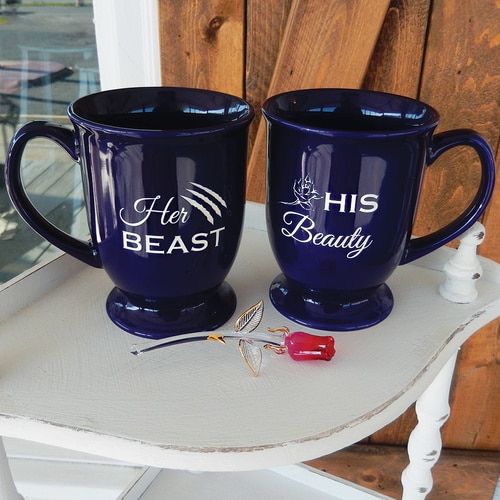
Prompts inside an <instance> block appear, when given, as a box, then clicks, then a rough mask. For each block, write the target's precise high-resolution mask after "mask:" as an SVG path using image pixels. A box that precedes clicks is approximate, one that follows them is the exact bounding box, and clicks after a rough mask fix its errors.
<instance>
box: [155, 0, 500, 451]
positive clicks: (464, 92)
mask: <svg viewBox="0 0 500 500" xmlns="http://www.w3.org/2000/svg"><path fill="white" fill-rule="evenodd" d="M159 7H160V39H161V52H162V78H163V84H164V85H185V86H196V87H202V88H209V89H214V90H221V91H225V92H230V93H233V94H237V95H240V96H243V97H245V98H246V99H248V100H249V101H250V102H251V103H252V104H253V105H254V106H255V107H256V108H257V109H256V111H257V119H256V120H255V122H254V124H253V125H252V129H251V132H250V145H251V153H250V158H249V159H250V161H249V169H248V198H249V199H251V200H256V201H263V200H264V196H265V174H264V168H265V165H264V151H265V150H264V147H265V144H264V143H265V134H264V130H265V128H264V124H263V120H260V109H259V108H260V105H261V103H262V102H263V100H264V99H265V98H266V97H267V96H268V95H273V94H275V93H278V92H282V91H285V90H289V89H293V88H307V87H333V86H344V87H351V88H359V87H362V88H368V89H373V90H383V91H387V92H394V93H398V94H403V95H408V96H410V97H416V98H420V99H422V100H424V101H426V102H428V103H430V104H432V105H433V106H435V107H436V108H437V109H438V110H439V111H440V113H441V117H442V120H441V124H440V127H439V130H448V129H451V128H474V129H476V130H478V131H479V132H480V133H482V134H484V135H485V137H486V138H487V139H488V141H489V142H490V144H491V146H492V148H493V149H494V151H497V160H500V158H499V153H498V151H499V143H500V141H499V130H500V128H499V127H500V116H499V96H500V74H499V73H500V72H499V66H500V64H499V63H500V54H499V50H500V33H499V26H500V7H499V6H498V2H495V0H481V1H480V2H478V1H477V0H246V1H245V0H159ZM497 163H498V161H497ZM478 175H479V169H478V165H477V160H476V159H475V157H474V154H472V153H471V152H470V151H468V150H467V149H460V150H456V149H455V150H453V151H452V152H450V153H447V154H446V155H445V156H443V158H442V159H440V161H438V162H437V163H436V164H435V165H433V166H432V168H430V169H429V170H428V173H427V175H426V178H425V182H424V190H423V193H422V198H421V202H420V207H419V213H418V217H417V221H416V226H415V234H424V233H427V232H429V231H432V230H434V229H436V228H438V227H440V226H442V225H444V224H445V223H446V222H447V221H449V220H450V219H451V218H452V217H454V216H455V215H456V214H457V213H459V212H460V211H461V210H462V209H463V208H464V207H465V205H466V204H467V203H468V201H469V200H470V199H471V198H472V196H473V194H474V190H475V186H476V185H477V182H478ZM498 185H499V186H500V183H499V184H498ZM499 221H500V188H498V187H497V189H496V190H495V193H494V197H493V201H492V203H491V205H490V207H489V209H488V211H487V212H486V214H485V216H484V218H483V222H484V223H485V225H486V228H487V238H486V242H485V243H484V244H483V246H482V248H481V253H482V254H483V255H485V256H488V257H490V258H493V259H495V260H500V230H499V229H500V228H499V225H500V222H499ZM499 324H500V323H499V322H495V323H492V324H490V325H488V326H487V327H486V328H484V329H483V330H482V331H481V332H478V333H477V334H476V335H475V336H474V337H473V338H472V339H471V340H469V342H468V343H467V344H466V346H465V347H464V348H463V349H462V351H461V354H460V358H459V362H458V365H457V370H456V374H455V380H454V385H453V389H452V414H451V415H452V416H451V418H450V420H449V421H448V423H447V424H446V426H445V428H444V433H443V436H444V444H445V446H447V447H455V448H476V449H498V448H500V427H499V426H498V425H497V422H498V420H499V417H500V393H499V391H498V390H497V387H498V382H499V380H500V368H499V363H498V358H497V353H498V352H500V351H499V349H498V347H499V333H500V332H499ZM414 423H415V415H414V412H413V409H410V410H409V411H408V412H406V413H405V414H404V415H403V416H402V417H401V418H400V419H398V420H397V421H396V422H394V423H393V424H391V425H390V426H388V427H386V428H384V429H382V430H381V431H379V432H377V433H376V434H374V435H373V436H371V437H370V438H369V440H370V441H372V442H374V443H388V444H402V443H405V442H406V441H407V438H408V434H409V432H410V431H411V428H412V427H413V425H414Z"/></svg>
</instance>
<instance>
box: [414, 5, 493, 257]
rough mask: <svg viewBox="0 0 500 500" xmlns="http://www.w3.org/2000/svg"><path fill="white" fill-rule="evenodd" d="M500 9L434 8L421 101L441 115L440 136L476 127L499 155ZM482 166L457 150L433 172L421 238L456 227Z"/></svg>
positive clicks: (430, 172) (423, 199) (421, 207)
mask: <svg viewBox="0 0 500 500" xmlns="http://www.w3.org/2000/svg"><path fill="white" fill-rule="evenodd" d="M499 26H500V6H499V5H498V3H497V2H495V0H483V1H482V2H481V8H478V5H477V2H475V1H474V0H444V1H443V0H437V1H435V2H434V3H433V10H432V16H431V25H430V32H429V40H428V43H427V50H426V56H425V62H424V70H423V76H422V87H421V90H420V99H422V100H423V101H425V102H427V103H429V104H431V105H433V106H434V107H436V109H438V111H439V112H440V114H441V121H440V125H439V127H438V132H439V131H445V130H450V129H453V128H473V129H475V130H476V131H477V132H479V133H481V134H482V135H483V136H484V137H485V138H486V139H487V140H488V142H489V143H490V145H491V146H492V148H493V150H496V146H497V141H498V135H499V131H500V102H499V96H500V72H499V70H498V68H499V64H498V63H499V56H500V51H499V49H500V33H499ZM478 183H479V165H478V160H477V157H476V155H475V154H474V153H473V152H472V151H471V150H470V149H469V148H454V149H453V150H451V151H450V152H448V153H446V154H445V155H443V157H442V158H440V159H439V160H438V161H437V162H436V163H435V164H434V165H433V166H432V167H431V168H429V169H428V170H427V173H426V179H425V182H424V189H423V192H422V196H421V200H420V204H419V212H418V217H417V220H416V225H415V233H416V234H426V233H429V232H431V231H434V230H436V229H438V228H440V227H443V226H444V225H445V224H447V223H448V222H450V221H451V220H452V219H453V218H454V217H456V216H457V215H458V214H460V213H461V212H462V211H463V210H464V208H465V207H466V206H467V205H468V203H469V202H470V201H471V200H472V198H473V196H474V194H475V193H476V191H477V186H478ZM499 255H500V253H499Z"/></svg>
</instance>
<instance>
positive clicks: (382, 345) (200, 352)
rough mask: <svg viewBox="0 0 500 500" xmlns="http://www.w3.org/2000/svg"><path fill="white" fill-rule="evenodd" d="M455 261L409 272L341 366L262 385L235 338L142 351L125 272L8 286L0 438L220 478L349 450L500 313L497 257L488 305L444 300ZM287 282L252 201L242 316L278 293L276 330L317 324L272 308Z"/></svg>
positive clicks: (482, 300) (287, 367) (353, 339)
mask: <svg viewBox="0 0 500 500" xmlns="http://www.w3.org/2000/svg"><path fill="white" fill-rule="evenodd" d="M453 252H454V251H453V250H451V249H441V250H439V251H437V252H434V253H433V254H432V255H430V256H428V257H427V258H425V259H421V260H420V261H417V263H416V264H409V265H406V266H401V267H400V268H398V269H397V271H396V272H395V273H394V275H393V276H392V277H391V278H390V280H389V282H388V284H389V286H390V287H391V289H392V291H393V293H394V297H395V306H394V310H393V312H392V314H391V315H390V316H389V317H388V318H387V319H386V320H385V321H384V322H382V323H381V324H379V325H377V326H375V327H372V328H369V329H366V330H360V331H356V332H344V333H340V332H334V333H333V335H334V337H335V340H336V347H337V354H336V356H335V357H334V359H333V360H332V361H331V362H325V361H312V362H295V361H293V360H291V359H290V358H289V357H287V356H278V355H276V354H274V353H272V352H267V351H266V352H265V353H264V359H263V367H262V370H261V374H260V375H259V376H258V377H253V376H251V374H250V373H249V372H248V370H247V368H246V366H245V365H244V363H243V362H242V360H241V357H240V354H239V352H238V347H237V343H236V342H235V341H231V340H228V341H227V343H226V345H221V344H219V343H216V342H213V343H212V342H198V343H192V344H183V345H179V346H175V347H170V348H165V349H160V350H157V351H154V352H150V353H147V354H144V355H143V356H139V357H136V356H132V355H131V354H130V349H131V347H132V345H133V344H141V343H143V342H144V343H145V341H143V340H142V339H138V338H137V337H134V336H131V335H129V334H127V333H125V332H123V331H121V330H120V329H118V328H117V327H116V326H114V325H113V324H112V323H111V322H110V321H109V320H108V318H107V316H106V312H105V300H106V296H107V294H108V292H109V290H110V289H111V287H112V284H111V282H110V280H109V278H108V277H107V276H106V274H105V273H104V272H103V271H102V270H98V269H93V268H89V267H86V266H85V265H83V264H81V263H79V262H77V261H75V260H74V259H72V258H71V257H69V256H62V257H59V258H57V259H56V260H54V261H52V262H51V263H49V264H46V265H42V266H39V267H38V268H37V269H35V270H34V271H30V272H28V273H25V274H24V275H22V276H20V277H19V278H18V279H17V280H14V281H13V282H10V283H7V284H6V285H5V286H4V287H3V289H1V290H0V294H1V295H0V299H1V300H0V435H6V436H11V437H19V438H24V439H29V440H32V441H37V442H42V443H48V444H53V445H56V446H62V447H66V448H71V449H74V450H78V451H83V452H89V453H94V454H98V455H104V456H109V457H111V458H117V459H120V460H127V461H130V462H136V463H141V464H145V465H151V466H156V467H165V468H175V469H191V470H207V471H223V470H252V469H262V468H266V467H271V466H277V465H284V464H290V463H297V462H301V461H304V460H308V459H312V458H315V457H318V456H322V455H325V454H327V453H330V452H333V451H335V450H337V449H340V448H343V447H345V446H347V445H349V444H351V443H353V442H356V441H358V440H359V439H362V438H363V437H365V436H367V435H369V434H371V433H372V432H374V431H376V430H377V429H379V428H381V427H382V426H384V425H386V424H387V423H389V422H390V421H392V420H393V419H394V418H396V417H397V416H398V415H400V414H401V413H402V412H403V411H404V410H405V409H406V408H407V407H408V406H409V405H410V404H412V403H413V402H414V401H415V400H416V399H417V398H418V396H419V395H420V394H421V393H422V392H423V391H424V390H425V388H426V387H427V386H428V384H429V383H430V382H431V381H432V379H433V378H434V376H435V375H436V374H437V373H438V372H439V370H440V369H441V367H442V366H443V365H444V364H445V362H446V361H447V360H448V359H449V358H450V357H451V356H452V355H453V354H454V353H455V352H456V350H457V349H458V348H459V346H460V345H461V344H462V343H463V342H464V341H465V340H466V339H467V338H468V337H469V336H470V335H471V334H472V333H473V332H474V331H476V330H477V329H479V328H480V327H482V326H483V325H484V324H486V323H487V322H489V321H491V320H492V319H494V318H496V317H497V316H498V314H499V311H500V285H499V283H500V271H499V268H500V266H499V265H498V264H496V263H494V262H492V261H488V260H486V259H481V262H482V265H483V268H484V278H483V279H482V280H481V281H480V282H479V283H478V290H479V298H478V299H476V301H475V302H474V303H472V304H453V303H450V302H447V301H446V300H445V299H443V298H442V297H441V296H440V295H439V293H438V291H437V289H438V285H439V283H440V282H441V281H442V280H443V276H442V273H441V272H440V271H438V270H437V269H441V268H442V265H443V264H444V262H445V261H446V260H447V259H449V258H450V256H451V255H453ZM278 272H279V270H278V267H277V264H276V262H275V260H274V258H273V256H272V252H271V250H270V247H269V243H268V239H267V234H266V231H265V221H264V210H263V207H262V206H261V205H256V204H249V205H248V206H247V214H246V222H245V231H244V235H243V239H242V243H241V247H240V251H239V254H238V257H237V259H236V262H235V264H234V266H233V269H232V271H231V273H230V275H229V276H228V282H229V283H230V284H231V285H232V286H233V287H234V289H235V291H236V294H237V296H238V307H237V313H235V316H237V315H238V313H239V312H241V311H243V310H244V309H245V308H247V307H249V306H251V305H252V304H254V303H256V302H257V301H258V300H259V299H261V298H262V299H263V300H264V302H265V312H264V317H263V320H262V323H261V327H262V328H265V327H267V326H274V327H276V326H282V325H284V326H288V327H289V328H290V329H291V330H304V329H305V328H304V327H299V326H297V325H293V323H292V322H291V321H290V320H288V319H286V318H284V317H283V316H281V315H280V314H279V313H278V312H277V311H276V310H275V309H274V308H273V307H272V306H271V304H270V303H269V300H268V295H267V290H268V286H269V283H270V281H271V280H272V278H273V277H274V276H275V275H276V274H277V273H278ZM232 323H233V320H231V321H230V322H229V323H228V325H227V326H226V327H224V328H221V329H219V330H218V331H220V332H221V333H224V332H225V331H226V332H229V331H230V329H231V327H230V325H232ZM308 331H311V332H314V330H308ZM322 333H323V334H324V333H325V332H322Z"/></svg>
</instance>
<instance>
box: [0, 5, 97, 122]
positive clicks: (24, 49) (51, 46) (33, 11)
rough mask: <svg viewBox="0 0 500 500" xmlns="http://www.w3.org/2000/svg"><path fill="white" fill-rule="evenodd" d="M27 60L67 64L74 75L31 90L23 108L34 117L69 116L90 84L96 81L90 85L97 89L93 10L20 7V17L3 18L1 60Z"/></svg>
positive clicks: (93, 89)
mask: <svg viewBox="0 0 500 500" xmlns="http://www.w3.org/2000/svg"><path fill="white" fill-rule="evenodd" d="M26 56H27V57H28V58H29V59H31V60H42V59H43V58H46V59H48V60H50V61H54V62H58V63H61V64H64V65H65V66H66V67H68V68H69V69H70V70H72V71H73V73H72V74H70V75H68V76H66V77H64V78H62V79H57V80H55V81H53V82H51V83H48V82H45V83H44V84H42V85H39V86H36V87H31V88H29V92H28V100H27V102H26V103H24V106H21V108H22V110H23V111H25V112H26V113H27V114H29V115H45V114H53V115H64V114H65V113H66V107H67V105H68V103H69V102H71V101H73V100H74V99H76V98H77V97H78V96H79V95H80V94H81V93H82V92H84V89H85V86H86V83H89V81H90V80H92V81H90V85H89V87H90V89H91V91H96V90H97V89H96V88H95V83H94V81H93V78H92V76H93V75H94V72H95V71H96V70H97V67H98V65H97V52H96V49H95V34H94V24H93V11H92V6H91V5H85V6H83V7H75V6H74V4H69V5H67V6H30V5H23V4H21V5H20V6H19V7H18V9H17V14H7V13H3V14H0V61H2V60H16V61H20V60H22V59H23V57H26ZM89 75H90V76H91V78H90V80H89ZM92 87H94V88H92ZM84 93H86V92H84ZM47 100H50V101H52V102H51V103H50V104H49V103H47V102H46V101H47ZM18 101H20V100H19V99H18ZM19 104H20V105H21V103H20V102H19Z"/></svg>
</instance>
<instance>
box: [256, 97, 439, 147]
mask: <svg viewBox="0 0 500 500" xmlns="http://www.w3.org/2000/svg"><path fill="white" fill-rule="evenodd" d="M318 91H319V92H324V93H331V94H332V93H333V94H340V93H344V94H345V93H347V94H352V95H358V96H362V95H365V96H374V97H375V96H386V97H390V98H392V99H395V100H399V101H402V102H408V103H413V104H418V105H420V106H424V107H425V108H426V109H427V110H428V111H429V118H428V119H427V120H426V121H425V122H424V123H421V124H419V125H415V126H402V127H401V128H398V129H393V130H382V131H381V130H348V129H341V128H338V129H336V128H326V127H317V126H314V125H307V124H304V123H300V122H299V121H294V120H290V119H287V118H283V117H282V116H280V115H279V114H277V113H276V111H275V110H272V109H270V108H271V106H272V105H273V104H275V101H276V100H277V99H278V98H280V97H283V96H287V95H290V96H292V95H294V94H307V93H312V92H318ZM262 114H263V115H264V117H265V118H266V119H267V120H268V121H269V122H271V123H273V122H275V123H278V124H281V125H284V126H286V127H289V128H293V129H295V130H299V131H302V132H315V133H317V134H320V135H326V136H330V137H333V136H336V137H356V138H365V139H366V138H380V137H397V136H405V135H413V134H421V133H422V132H425V131H428V130H432V129H434V128H435V127H436V126H437V125H438V123H439V119H440V115H439V112H438V111H437V110H436V109H435V108H434V107H432V106H430V105H429V104H427V103H425V102H423V101H420V100H418V99H413V98H412V97H407V96H403V95H399V94H393V93H390V92H380V91H375V90H364V89H350V88H341V87H332V88H330V87H319V88H308V89H300V90H290V91H287V92H281V93H279V94H275V95H273V96H271V97H269V98H268V99H266V100H265V101H264V103H263V104H262Z"/></svg>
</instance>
